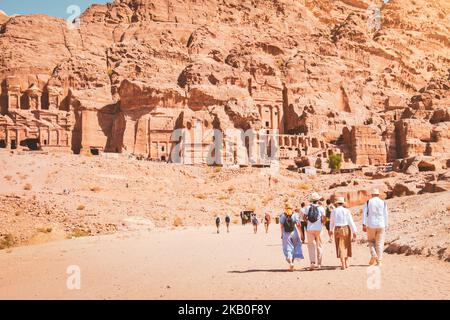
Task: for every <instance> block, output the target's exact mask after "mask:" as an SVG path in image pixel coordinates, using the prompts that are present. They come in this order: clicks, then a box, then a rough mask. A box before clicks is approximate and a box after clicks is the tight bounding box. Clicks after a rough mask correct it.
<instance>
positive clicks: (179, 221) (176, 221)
mask: <svg viewBox="0 0 450 320" xmlns="http://www.w3.org/2000/svg"><path fill="white" fill-rule="evenodd" d="M182 225H183V219H181V218H180V217H176V218H175V219H174V220H173V226H174V227H181V226H182Z"/></svg>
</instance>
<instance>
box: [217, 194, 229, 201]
mask: <svg viewBox="0 0 450 320" xmlns="http://www.w3.org/2000/svg"><path fill="white" fill-rule="evenodd" d="M229 199H230V197H228V196H226V195H221V196H220V197H219V200H222V201H225V200H229Z"/></svg>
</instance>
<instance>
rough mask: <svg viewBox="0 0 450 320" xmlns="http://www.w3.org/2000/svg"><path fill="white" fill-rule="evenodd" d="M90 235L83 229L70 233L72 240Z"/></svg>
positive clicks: (76, 229)
mask: <svg viewBox="0 0 450 320" xmlns="http://www.w3.org/2000/svg"><path fill="white" fill-rule="evenodd" d="M89 234H90V232H89V231H86V230H83V229H81V228H75V229H73V230H72V232H71V233H70V236H71V237H72V238H81V237H87V236H89Z"/></svg>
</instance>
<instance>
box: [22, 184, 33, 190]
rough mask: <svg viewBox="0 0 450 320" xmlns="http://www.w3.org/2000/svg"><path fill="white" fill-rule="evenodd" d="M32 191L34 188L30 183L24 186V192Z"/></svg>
mask: <svg viewBox="0 0 450 320" xmlns="http://www.w3.org/2000/svg"><path fill="white" fill-rule="evenodd" d="M31 189H33V186H32V185H31V184H30V183H27V184H26V185H24V186H23V190H26V191H30V190H31Z"/></svg>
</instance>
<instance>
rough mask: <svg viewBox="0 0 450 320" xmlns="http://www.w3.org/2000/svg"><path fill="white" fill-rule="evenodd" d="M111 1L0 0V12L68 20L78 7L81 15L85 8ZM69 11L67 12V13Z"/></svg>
mask: <svg viewBox="0 0 450 320" xmlns="http://www.w3.org/2000/svg"><path fill="white" fill-rule="evenodd" d="M107 2H112V1H111V0H110V1H108V0H0V10H2V11H4V12H5V13H6V14H7V15H9V16H10V15H13V14H33V13H45V14H48V15H50V16H55V17H60V18H64V19H66V18H68V17H70V16H72V15H73V14H77V11H78V9H77V8H76V7H70V6H78V7H79V8H80V10H79V11H80V12H79V13H82V12H83V11H84V10H85V9H86V8H87V7H89V6H90V5H91V4H94V3H101V4H104V3H107ZM68 11H69V12H68Z"/></svg>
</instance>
